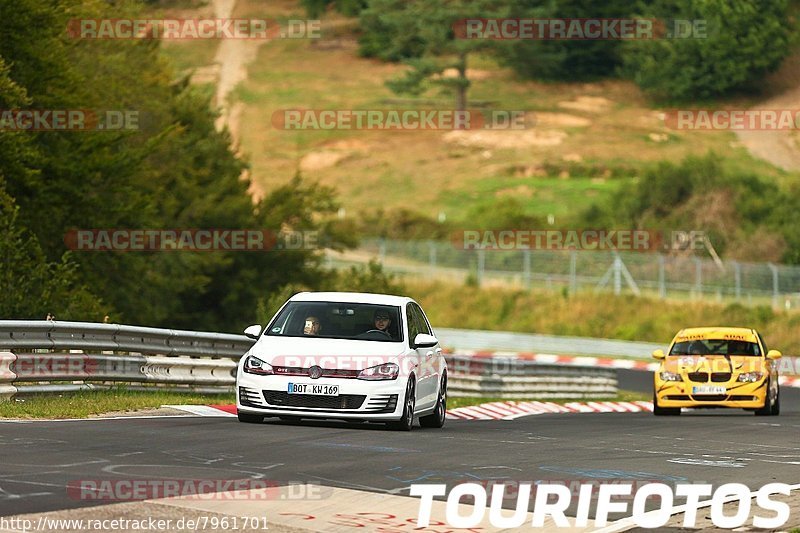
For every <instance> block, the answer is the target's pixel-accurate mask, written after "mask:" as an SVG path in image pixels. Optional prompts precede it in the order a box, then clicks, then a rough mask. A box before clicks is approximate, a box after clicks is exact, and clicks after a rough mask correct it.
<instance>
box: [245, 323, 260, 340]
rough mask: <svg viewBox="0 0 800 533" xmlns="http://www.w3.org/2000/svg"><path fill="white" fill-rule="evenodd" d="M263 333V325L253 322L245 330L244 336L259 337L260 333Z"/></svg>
mask: <svg viewBox="0 0 800 533" xmlns="http://www.w3.org/2000/svg"><path fill="white" fill-rule="evenodd" d="M260 333H261V326H260V325H258V324H253V325H252V326H249V327H248V328H247V329H245V330H244V336H245V337H247V338H249V339H258V335H259V334H260Z"/></svg>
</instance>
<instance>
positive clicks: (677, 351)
mask: <svg viewBox="0 0 800 533" xmlns="http://www.w3.org/2000/svg"><path fill="white" fill-rule="evenodd" d="M669 354H670V355H749V356H753V357H758V356H760V355H761V350H760V349H759V347H758V344H757V343H755V342H748V341H740V340H728V339H695V340H690V341H681V342H676V343H675V344H674V345H673V346H672V349H671V350H670V351H669Z"/></svg>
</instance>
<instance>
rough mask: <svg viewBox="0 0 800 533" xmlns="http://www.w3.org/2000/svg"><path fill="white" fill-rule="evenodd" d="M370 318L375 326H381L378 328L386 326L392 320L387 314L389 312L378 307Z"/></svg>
mask: <svg viewBox="0 0 800 533" xmlns="http://www.w3.org/2000/svg"><path fill="white" fill-rule="evenodd" d="M372 318H373V321H374V322H375V325H376V326H383V327H379V329H386V328H388V327H389V324H390V323H391V321H392V318H391V317H390V316H389V312H388V311H384V310H383V309H378V310H377V311H375V315H374V316H373V317H372Z"/></svg>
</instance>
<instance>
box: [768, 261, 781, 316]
mask: <svg viewBox="0 0 800 533" xmlns="http://www.w3.org/2000/svg"><path fill="white" fill-rule="evenodd" d="M767 266H768V267H769V269H770V270H771V271H772V307H778V295H779V292H778V267H776V266H775V265H773V264H772V263H767Z"/></svg>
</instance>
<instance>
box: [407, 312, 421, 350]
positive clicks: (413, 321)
mask: <svg viewBox="0 0 800 533" xmlns="http://www.w3.org/2000/svg"><path fill="white" fill-rule="evenodd" d="M406 321H407V322H408V345H409V346H413V344H414V338H416V336H417V333H419V325H418V324H417V317H416V313H414V310H413V308H412V307H411V304H408V305H406Z"/></svg>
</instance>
